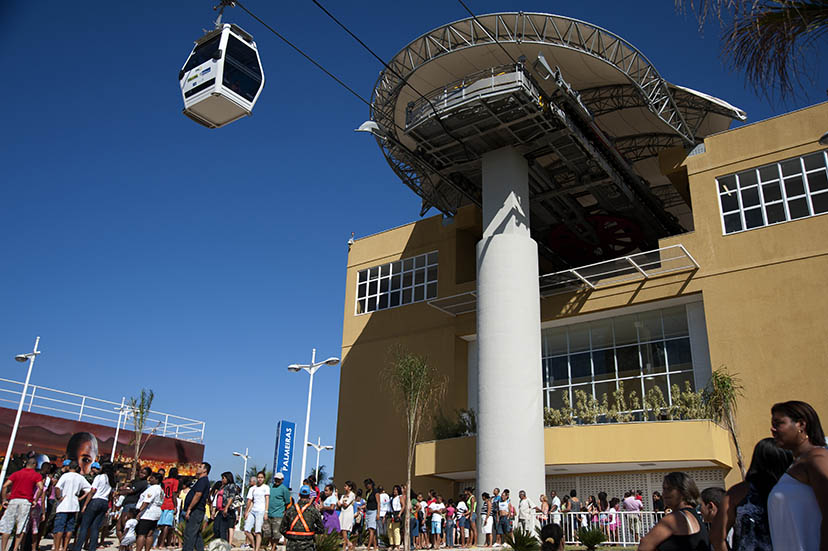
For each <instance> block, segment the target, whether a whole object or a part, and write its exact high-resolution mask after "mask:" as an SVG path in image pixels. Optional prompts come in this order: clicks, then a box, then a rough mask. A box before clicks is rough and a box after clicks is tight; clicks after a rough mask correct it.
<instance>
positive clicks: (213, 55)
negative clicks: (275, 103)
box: [178, 23, 264, 128]
mask: <svg viewBox="0 0 828 551" xmlns="http://www.w3.org/2000/svg"><path fill="white" fill-rule="evenodd" d="M178 80H179V82H180V84H181V94H182V95H183V96H184V114H185V115H187V116H188V117H190V118H191V119H193V120H194V121H196V122H197V123H199V124H202V125H204V126H206V127H207V128H220V127H222V126H224V125H226V124H229V123H231V122H233V121H236V120H238V119H240V118H242V117H245V116H248V115H250V114H251V112H252V111H253V106H254V105H255V104H256V100H257V99H258V98H259V94H261V92H262V88H263V87H264V72H263V71H262V62H261V59H260V58H259V51H258V50H257V49H256V43H255V42H254V41H253V37H252V36H251V35H250V34H249V33H247V32H246V31H245V30H244V29H242V28H241V27H239V26H237V25H233V24H232V23H224V24H219V25H217V28H216V29H215V30H213V31H210V32H208V33H207V34H205V35H204V36H202V37H201V38H199V39H198V40H197V41H196V45H195V48H193V51H192V53H190V57H189V58H187V63H185V64H184V67H183V68H182V69H181V71H180V72H179V73H178Z"/></svg>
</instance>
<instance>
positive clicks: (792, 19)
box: [722, 0, 828, 97]
mask: <svg viewBox="0 0 828 551" xmlns="http://www.w3.org/2000/svg"><path fill="white" fill-rule="evenodd" d="M826 23H828V0H798V1H792V0H766V1H762V2H754V4H753V6H752V8H751V9H750V11H749V12H745V13H744V14H743V16H742V17H739V18H736V20H735V21H734V23H733V26H732V27H731V28H730V29H729V30H727V31H726V32H725V35H724V39H723V47H722V50H723V54H724V55H725V56H727V57H728V58H730V63H731V65H732V66H733V67H734V68H738V69H741V70H743V71H744V72H745V79H746V80H747V82H748V83H749V84H750V85H751V86H752V87H753V88H755V89H756V90H757V91H760V92H761V93H762V94H763V95H765V96H768V97H769V96H770V95H771V94H772V93H773V92H775V91H777V92H779V93H780V94H782V95H783V96H784V95H787V94H793V93H794V92H795V88H794V87H795V86H797V85H800V84H802V82H801V81H802V79H803V78H804V77H805V75H808V74H809V73H810V71H809V70H808V67H806V66H805V64H804V59H805V55H804V54H805V51H806V50H807V49H809V48H810V47H812V46H813V45H814V43H815V41H816V40H818V39H819V38H820V37H821V36H823V35H824V34H825V31H826V29H828V27H827V26H826Z"/></svg>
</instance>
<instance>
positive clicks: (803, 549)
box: [768, 400, 828, 551]
mask: <svg viewBox="0 0 828 551" xmlns="http://www.w3.org/2000/svg"><path fill="white" fill-rule="evenodd" d="M771 415H772V420H771V435H772V436H773V438H774V440H775V441H776V443H777V445H778V446H779V447H781V448H785V449H787V450H791V451H792V452H793V454H794V462H793V464H792V465H791V466H790V467H789V468H788V471H787V472H786V473H785V474H783V475H782V477H781V478H780V479H779V482H777V484H776V486H774V487H773V489H772V490H771V493H770V495H769V496H768V521H769V524H770V533H771V540H772V541H773V548H774V549H780V550H783V549H784V550H785V551H824V550H826V549H828V511H826V508H828V449H826V448H825V433H824V432H823V431H822V426H821V425H820V422H819V417H818V416H817V414H816V411H814V408H812V407H811V406H810V405H808V404H806V403H805V402H799V401H795V400H794V401H790V402H783V403H779V404H775V405H774V406H773V408H771ZM817 495H819V496H820V497H821V499H820V500H817Z"/></svg>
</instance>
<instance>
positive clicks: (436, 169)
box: [222, 0, 480, 206]
mask: <svg viewBox="0 0 828 551" xmlns="http://www.w3.org/2000/svg"><path fill="white" fill-rule="evenodd" d="M222 3H224V2H222ZM232 4H235V5H236V6H238V7H240V8H241V9H242V10H244V11H245V12H246V13H247V14H248V15H249V16H250V17H252V18H253V19H255V20H256V21H258V22H259V23H261V24H262V25H264V27H265V28H267V30H269V31H270V32H272V33H273V34H275V35H276V36H277V37H278V38H279V39H280V40H282V41H283V42H284V43H285V44H287V45H288V46H290V47H291V48H293V49H294V50H296V51H297V52H298V53H299V54H301V55H302V57H304V58H305V59H307V60H308V61H310V62H311V63H313V65H314V66H316V67H317V68H318V69H319V70H321V71H322V72H323V73H325V74H326V75H328V76H329V77H331V78H332V79H333V80H334V81H335V82H336V83H337V84H339V85H340V86H342V87H343V88H345V89H346V90H348V91H349V92H350V93H351V94H352V95H353V96H354V97H356V98H357V99H358V100H359V101H361V102H362V103H364V104H365V105H367V106H368V107H369V108H372V109H373V105H371V102H369V101H368V100H366V99H365V98H363V97H362V96H360V95H359V93H358V92H356V91H355V90H354V89H353V88H351V87H350V86H348V85H347V84H345V83H344V82H343V81H342V80H340V79H339V78H337V76H336V75H334V74H333V73H331V72H330V71H328V70H327V69H325V67H323V66H322V65H321V64H320V63H318V62H317V61H316V60H314V59H313V58H312V57H310V56H309V55H308V54H306V53H305V52H304V51H302V49H301V48H299V47H298V46H296V45H295V44H293V43H292V42H291V41H290V40H288V39H287V38H285V37H284V36H282V34H281V33H279V31H277V30H276V29H274V28H273V27H271V26H270V25H268V24H267V23H266V22H265V21H264V20H262V19H261V18H260V17H258V16H257V15H256V14H254V13H253V12H251V11H250V10H249V9H247V8H246V7H245V6H244V5H243V4H242V3H241V2H239V1H238V0H235V1H234V2H232ZM319 7H320V8H322V6H319ZM323 9H324V8H323ZM325 11H326V13H328V14H329V15H330V13H329V12H327V10H325ZM331 17H333V16H332V15H331ZM337 23H339V22H338V21H337ZM340 26H342V24H341V23H340ZM343 28H344V26H343ZM346 30H347V29H346ZM348 32H349V33H350V31H348ZM352 36H353V34H352ZM354 38H357V37H356V36H354ZM357 40H359V39H358V38H357ZM359 42H360V44H362V45H363V46H364V47H365V48H366V49H368V50H369V51H370V49H369V48H368V46H367V45H365V43H363V42H362V41H361V40H359ZM371 53H372V54H373V55H374V57H377V56H376V54H374V52H373V51H372V52H371ZM378 59H379V58H378ZM380 61H382V60H381V59H380ZM382 63H383V65H385V62H382ZM386 67H387V65H386ZM398 76H399V75H398ZM400 78H401V77H400ZM406 84H407V83H406ZM409 86H410V87H411V88H412V89H413V86H411V85H410V84H409ZM415 91H416V90H415ZM417 93H418V94H419V92H417ZM420 95H421V96H422V94H420ZM426 101H429V100H428V99H427V98H426ZM430 103H431V102H430V101H429V104H430ZM432 107H433V105H432ZM435 113H436V110H435ZM437 120H438V121H439V122H440V124H441V126H442V124H443V123H442V121H440V119H439V117H437ZM393 124H394V126H395V127H396V128H397V129H399V130H400V131H402V132H403V133H404V132H405V129H404V128H402V127H401V126H400V125H399V124H397V123H396V121H394V122H393ZM446 132H447V133H448V130H446ZM452 137H453V136H452ZM386 139H389V140H391V141H393V142H394V143H395V144H396V145H397V146H399V147H402V148H403V149H404V150H406V151H407V152H408V153H409V154H410V155H412V156H413V157H415V158H417V159H418V160H419V162H423V163H425V164H426V165H428V167H429V169H431V170H432V171H434V172H435V173H436V174H438V175H439V176H440V177H441V178H442V179H443V180H445V181H446V183H448V184H449V185H450V186H452V187H454V188H455V189H457V191H459V192H460V193H461V194H463V195H466V196H467V197H468V198H469V199H470V200H471V201H472V202H473V203H475V204H478V202H477V201H476V200H475V199H474V198H473V197H470V196H468V194H467V192H465V191H464V190H463V189H462V188H460V187H458V186H457V185H456V184H455V183H454V182H453V181H452V180H451V178H448V177H447V176H446V175H445V174H443V172H442V171H441V170H440V169H438V168H436V167H434V166H433V165H431V163H430V162H429V161H427V160H425V159H422V158H421V156H420V155H417V153H416V152H414V151H412V150H411V149H410V148H409V147H408V146H406V145H405V144H403V143H402V142H400V141H399V140H397V139H396V138H394V137H392V136H387V137H386ZM454 139H455V140H457V141H458V142H459V143H460V145H462V146H463V149H465V150H466V151H468V149H466V144H464V143H463V142H462V141H460V140H459V139H457V138H454ZM478 206H480V205H479V204H478Z"/></svg>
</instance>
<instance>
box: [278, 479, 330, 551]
mask: <svg viewBox="0 0 828 551" xmlns="http://www.w3.org/2000/svg"><path fill="white" fill-rule="evenodd" d="M310 493H311V490H310V488H309V487H308V486H302V487H301V488H299V501H297V502H294V503H293V504H292V505H289V506H288V507H286V508H285V516H284V517H282V525H281V526H280V528H279V531H280V532H281V533H282V534H284V535H285V539H286V540H287V543H286V545H285V546H286V548H287V549H286V551H314V550H315V549H316V539H315V538H314V536H315V535H316V534H321V533H322V532H323V531H324V529H325V528H324V526H323V524H322V515H321V514H319V510H318V509H317V508H316V507H314V506H313V503H311V500H310Z"/></svg>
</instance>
